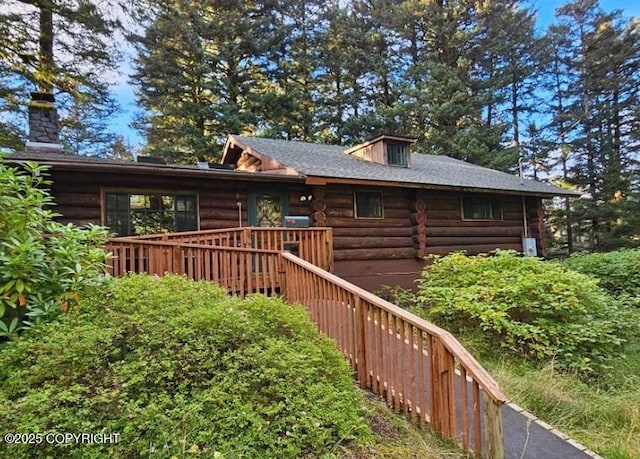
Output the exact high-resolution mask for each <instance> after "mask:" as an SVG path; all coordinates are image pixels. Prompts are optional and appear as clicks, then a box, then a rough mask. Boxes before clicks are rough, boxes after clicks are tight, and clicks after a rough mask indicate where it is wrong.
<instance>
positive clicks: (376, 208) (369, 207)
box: [355, 191, 382, 218]
mask: <svg viewBox="0 0 640 459" xmlns="http://www.w3.org/2000/svg"><path fill="white" fill-rule="evenodd" d="M355 205H356V209H355V211H356V218H382V193H380V192H377V191H356V192H355Z"/></svg>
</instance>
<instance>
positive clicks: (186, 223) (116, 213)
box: [104, 192, 198, 236]
mask: <svg viewBox="0 0 640 459" xmlns="http://www.w3.org/2000/svg"><path fill="white" fill-rule="evenodd" d="M104 220H105V225H106V226H108V227H109V228H110V229H111V230H112V231H114V232H115V233H117V234H118V236H129V235H143V234H155V233H171V232H177V231H193V230H197V229H198V213H197V200H196V196H195V195H186V194H164V193H153V194H151V193H150V194H143V193H111V192H109V193H105V219H104Z"/></svg>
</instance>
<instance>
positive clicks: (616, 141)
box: [551, 0, 640, 250]
mask: <svg viewBox="0 0 640 459" xmlns="http://www.w3.org/2000/svg"><path fill="white" fill-rule="evenodd" d="M558 22H559V25H557V26H555V27H554V28H552V29H551V32H552V33H553V32H554V31H555V33H556V36H557V34H558V32H561V33H562V34H563V35H564V37H565V40H564V41H563V42H561V43H562V44H563V46H564V47H565V51H563V52H562V54H563V61H562V65H564V66H565V67H566V72H567V73H568V74H569V75H570V76H571V80H570V82H569V83H568V84H567V83H565V84H564V85H562V84H558V85H557V86H558V89H559V91H561V94H560V95H558V94H557V93H556V95H555V96H554V97H555V99H556V100H558V101H559V100H561V99H562V100H564V101H565V102H566V104H565V105H563V106H562V107H561V108H562V110H560V111H558V113H557V115H556V123H555V129H556V130H558V127H559V129H560V130H559V132H560V134H561V136H560V140H561V143H560V152H561V155H562V161H563V166H564V169H565V174H566V175H567V178H569V179H570V180H571V181H573V182H574V183H575V184H576V185H578V186H579V187H580V188H581V189H582V190H584V192H585V193H586V194H587V198H585V199H582V200H580V201H578V202H576V205H575V207H574V209H573V211H572V216H573V217H574V218H575V219H576V220H578V221H580V222H584V224H585V227H584V228H585V232H586V235H587V245H588V248H589V249H591V250H600V249H604V248H609V247H615V246H617V245H620V244H624V243H625V235H623V234H622V232H621V228H622V227H624V228H627V230H630V231H631V232H632V233H634V232H635V233H636V234H637V232H638V229H635V230H633V229H631V228H630V227H629V226H628V225H626V224H625V219H628V218H629V215H628V213H627V211H626V210H625V209H626V208H627V207H628V206H627V205H626V204H627V202H628V200H629V199H631V198H630V195H631V183H632V181H631V176H630V174H631V173H632V170H633V169H632V162H633V161H634V158H637V144H636V143H635V142H634V139H633V134H632V133H633V132H634V131H636V130H637V129H638V128H639V124H638V123H639V121H640V120H639V118H638V116H637V112H634V107H636V106H637V98H638V78H639V76H640V61H639V59H638V55H639V54H638V50H639V45H640V41H639V40H640V36H639V34H638V30H637V25H635V24H634V23H633V22H631V21H626V20H624V19H622V17H621V16H620V14H619V13H618V12H616V13H611V14H606V13H604V12H603V11H602V10H601V9H600V8H599V6H598V4H597V2H596V0H577V1H575V2H573V3H569V4H567V5H565V6H563V7H562V8H559V9H558ZM555 78H556V80H557V81H559V76H556V77H555ZM563 86H564V87H563ZM557 108H560V106H557ZM569 152H570V154H569ZM565 158H567V159H565ZM627 233H628V231H627ZM636 234H626V237H627V238H629V239H627V240H628V241H629V242H631V241H632V239H633V238H632V237H633V236H635V235H636Z"/></svg>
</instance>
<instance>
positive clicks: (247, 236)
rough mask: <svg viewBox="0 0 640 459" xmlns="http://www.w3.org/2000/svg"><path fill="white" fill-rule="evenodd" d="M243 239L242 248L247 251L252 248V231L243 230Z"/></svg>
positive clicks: (248, 229)
mask: <svg viewBox="0 0 640 459" xmlns="http://www.w3.org/2000/svg"><path fill="white" fill-rule="evenodd" d="M241 237H242V247H244V248H246V249H249V248H251V229H250V228H243V229H242V236H241Z"/></svg>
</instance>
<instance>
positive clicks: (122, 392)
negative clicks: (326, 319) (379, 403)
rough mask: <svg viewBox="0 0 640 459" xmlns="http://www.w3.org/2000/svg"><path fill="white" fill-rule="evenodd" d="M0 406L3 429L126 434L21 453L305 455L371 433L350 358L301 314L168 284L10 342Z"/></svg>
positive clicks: (104, 291) (124, 285)
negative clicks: (106, 441) (113, 440)
mask: <svg viewBox="0 0 640 459" xmlns="http://www.w3.org/2000/svg"><path fill="white" fill-rule="evenodd" d="M0 402H1V403H2V406H3V416H2V417H1V419H0V430H1V431H3V432H42V433H44V432H51V431H54V432H72V433H80V432H117V433H119V434H120V436H121V437H120V441H119V443H118V444H117V445H80V446H76V447H67V448H65V449H64V450H63V449H62V448H61V447H55V446H50V445H40V446H27V447H13V448H9V449H8V450H7V454H9V455H10V456H11V457H16V458H19V457H45V456H48V457H57V456H60V454H62V453H64V455H65V457H81V458H85V457H106V456H109V457H146V456H157V457H171V456H178V457H182V456H183V455H185V454H187V453H188V452H189V451H191V452H194V454H195V453H199V454H201V455H202V456H204V457H240V456H242V457H260V458H263V457H306V456H320V455H322V454H323V453H327V452H329V451H330V450H331V448H332V447H334V446H335V445H339V444H341V442H345V443H346V442H349V441H350V440H352V439H354V438H356V437H361V438H365V437H366V436H367V435H368V427H367V426H366V422H365V421H364V420H363V418H362V416H361V414H362V413H361V412H360V410H361V403H362V399H361V395H360V392H359V391H358V390H357V389H356V387H355V383H354V381H353V378H352V376H351V371H350V368H349V366H348V364H347V363H346V361H345V360H344V358H343V357H342V356H341V355H340V353H339V352H338V351H337V350H336V348H335V346H334V344H333V343H332V342H331V341H330V340H328V339H326V338H324V337H322V336H321V335H319V334H318V333H317V331H316V330H315V328H314V326H313V325H312V324H311V322H310V321H309V319H308V317H307V314H306V312H305V311H304V310H303V309H302V308H301V307H291V306H289V305H286V304H284V303H283V302H282V301H280V300H277V299H268V298H266V297H262V296H257V295H256V296H251V297H249V298H247V299H245V300H241V299H237V298H230V297H226V296H225V293H224V292H223V290H222V289H220V288H219V287H217V286H214V285H212V284H209V283H204V282H192V281H189V280H187V279H184V278H180V277H175V276H168V277H164V278H154V277H149V276H131V277H128V278H123V279H113V280H109V281H106V282H105V283H104V285H102V286H100V287H98V288H95V289H94V291H93V293H91V294H90V295H89V294H87V295H86V296H85V297H84V298H83V299H82V300H81V302H80V304H79V306H78V307H77V308H75V310H74V311H72V312H71V313H69V314H65V315H64V316H62V317H61V319H60V320H58V321H54V322H50V323H46V324H43V325H42V326H39V327H35V328H34V329H32V330H30V331H29V332H27V333H26V334H25V335H24V336H23V339H20V340H16V341H13V342H10V343H8V344H7V345H6V347H5V349H3V350H2V351H1V352H0ZM3 446H4V445H3ZM216 453H220V454H222V456H220V454H216ZM187 455H189V454H187Z"/></svg>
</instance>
